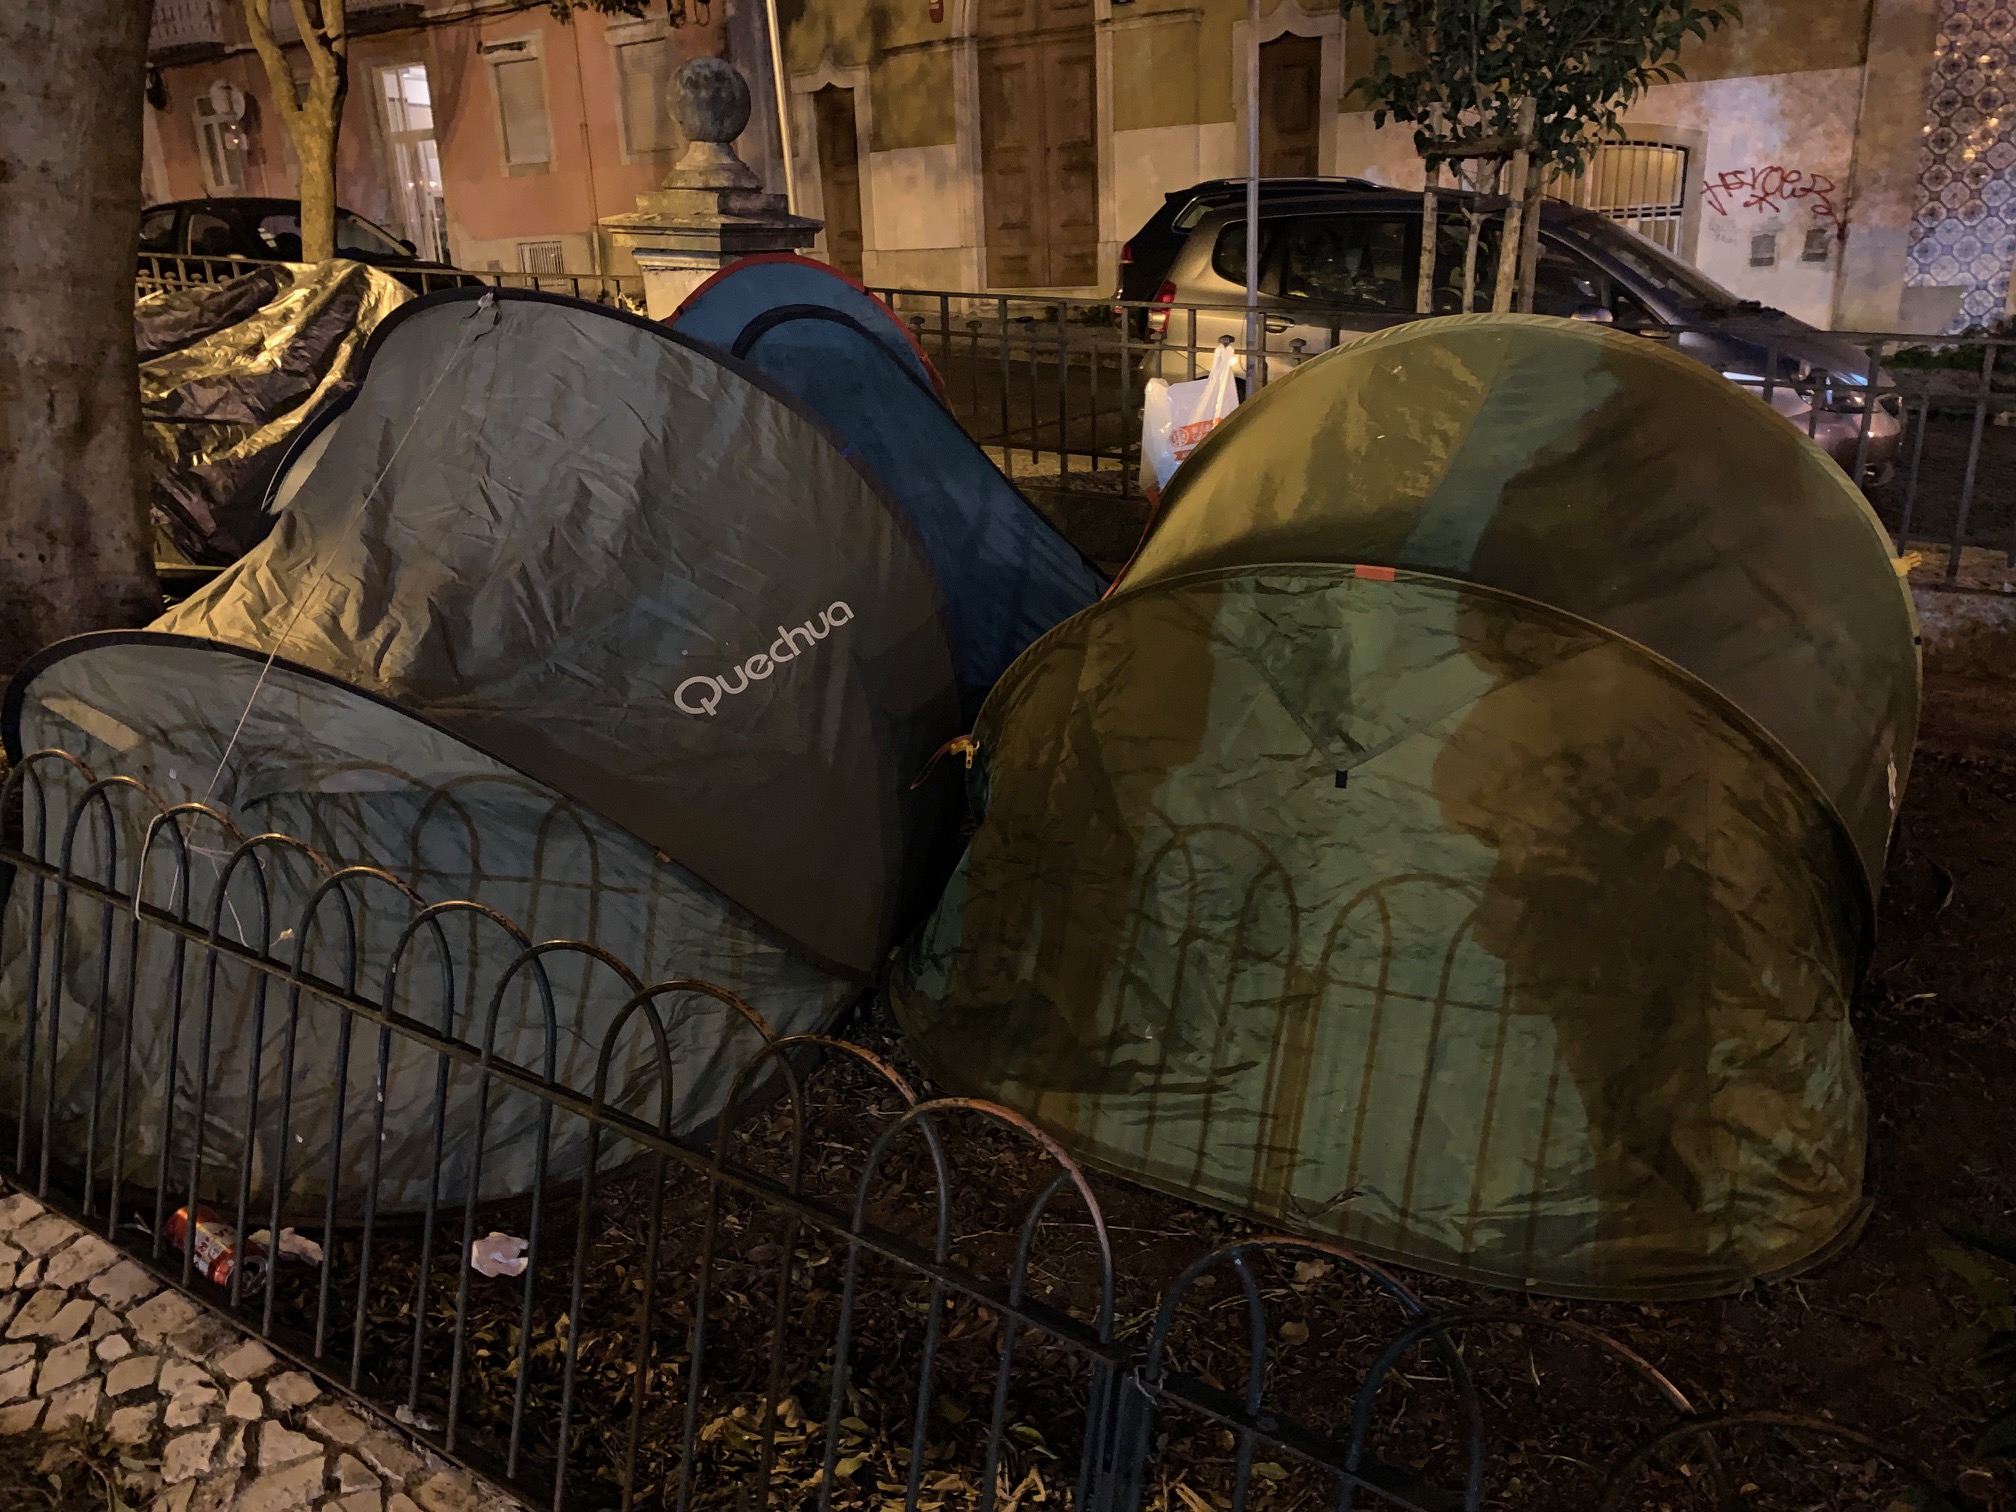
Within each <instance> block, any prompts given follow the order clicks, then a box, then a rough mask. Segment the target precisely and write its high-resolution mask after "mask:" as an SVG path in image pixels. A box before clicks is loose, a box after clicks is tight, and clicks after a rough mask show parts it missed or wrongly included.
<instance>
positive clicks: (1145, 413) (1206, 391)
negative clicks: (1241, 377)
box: [1141, 338, 1239, 500]
mask: <svg viewBox="0 0 2016 1512" xmlns="http://www.w3.org/2000/svg"><path fill="white" fill-rule="evenodd" d="M1232 366H1233V357H1232V342H1231V340H1230V338H1227V339H1225V340H1223V341H1220V342H1219V343H1218V350H1217V351H1215V352H1213V353H1212V354H1211V371H1210V373H1209V374H1207V375H1206V376H1204V377H1202V378H1195V379H1192V380H1191V381H1189V382H1187V383H1165V382H1164V381H1163V380H1162V379H1160V378H1150V379H1149V380H1148V387H1147V391H1146V392H1145V393H1144V394H1143V395H1142V399H1141V492H1142V493H1143V494H1145V495H1146V496H1147V497H1148V498H1149V499H1150V500H1154V499H1156V498H1158V497H1159V496H1160V495H1161V492H1162V490H1163V489H1165V488H1167V487H1168V486H1169V480H1170V479H1171V478H1172V477H1174V476H1175V475H1176V469H1177V467H1179V466H1180V465H1181V464H1182V462H1183V459H1184V458H1185V457H1187V456H1189V455H1190V453H1192V452H1193V451H1195V450H1196V449H1197V444H1198V443H1199V442H1200V441H1202V440H1203V439H1204V438H1205V437H1206V436H1208V435H1209V434H1210V433H1211V428H1212V427H1213V426H1215V425H1216V424H1217V423H1218V422H1219V421H1220V420H1223V419H1224V418H1225V417H1226V416H1227V415H1229V414H1231V413H1232V411H1233V409H1234V407H1235V406H1237V404H1238V403H1239V391H1238V389H1237V388H1235V387H1234V386H1233V375H1232Z"/></svg>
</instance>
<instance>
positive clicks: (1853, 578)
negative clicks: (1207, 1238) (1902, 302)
mask: <svg viewBox="0 0 2016 1512" xmlns="http://www.w3.org/2000/svg"><path fill="white" fill-rule="evenodd" d="M1918 686H1919V684H1918V658H1917V648H1916V634H1915V624H1914V621H1913V617H1912V613H1911V608H1910V602H1909V598H1908V595H1907V593H1906V592H1905V590H1904V588H1903V587H1902V585H1901V584H1900V583H1899V581H1898V578H1897V575H1896V572H1895V570H1894V566H1893V563H1892V561H1891V559H1890V552H1889V547H1888V543H1887V540H1886V538H1885V537H1884V535H1883V533H1882V530H1881V528H1880V527H1879V525H1878V523H1877V521H1876V520H1875V518H1874V516H1873V515H1872V514H1871V512H1870V510H1869V508H1868V506H1867V505H1866V504H1865V503H1864V501H1863V500H1862V498H1861V496H1860V495H1859V494H1858V493H1857V492H1856V491H1855V489H1854V488H1853V487H1852V486H1851V485H1850V484H1849V483H1848V482H1847V480H1846V479H1845V478H1844V477H1843V476H1842V475H1841V473H1840V472H1839V470H1838V469H1836V468H1835V466H1834V465H1833V464H1832V463H1831V462H1830V461H1828V460H1827V459H1826V458H1825V457H1824V456H1823V455H1822V454H1821V452H1820V451H1819V450H1818V449H1817V448H1815V447H1814V446H1812V445H1811V444H1810V443H1809V442H1808V441H1807V440H1806V439H1805V438H1804V437H1803V436H1801V435H1799V434H1798V433H1797V432H1796V431H1794V430H1793V429H1792V428H1791V427H1789V426H1787V425H1786V424H1785V422H1784V421H1783V420H1782V419H1781V418H1780V417H1778V416H1777V415H1776V414H1775V413H1773V412H1772V411H1771V410H1770V409H1769V408H1768V407H1767V406H1765V405H1764V404H1762V403H1761V402H1759V401H1758V400H1757V399H1756V398H1754V397H1753V396H1751V395H1748V394H1745V393H1743V392H1741V391H1740V390H1738V389H1736V388H1735V387H1734V386H1732V385H1730V384H1728V383H1727V382H1726V381H1724V380H1723V379H1721V378H1720V377H1718V376H1717V375H1716V374H1715V373H1714V372H1712V371H1710V370H1709V369H1707V368H1705V367H1702V366H1700V365H1698V364H1696V363H1693V362H1691V361H1689V360H1687V359H1685V358H1684V357H1681V356H1679V355H1677V354H1675V353H1673V352H1671V351H1668V350H1666V349H1664V348H1663V347H1662V346H1660V345H1659V344H1657V343H1655V342H1653V341H1650V340H1647V339H1644V338H1642V337H1637V336H1632V335H1627V334H1622V333H1616V332H1610V331H1605V330H1602V329H1600V328H1597V327H1593V326H1588V325H1578V324H1574V323H1571V322H1563V321H1553V320H1548V319H1544V318H1539V317H1529V316H1460V317H1454V318H1449V319H1441V320H1429V321H1422V322H1418V323H1413V324H1409V325H1406V326H1403V327H1399V328H1395V329H1392V330H1389V331H1386V332H1382V333H1379V334H1377V335H1374V336H1371V337H1369V338H1366V339H1363V340H1360V341H1358V342H1355V343H1353V344H1351V345H1349V346H1347V347H1344V348H1341V349H1339V350H1337V351H1335V352H1332V353H1329V354H1326V355H1325V356H1322V357H1320V358H1317V359H1315V360H1313V361H1311V362H1309V363H1308V364H1306V365H1305V366H1303V367H1302V368H1300V369H1299V370H1298V371H1296V372H1295V373H1294V374H1293V375H1292V376H1290V377H1289V378H1287V379H1286V380H1285V381H1282V382H1280V383H1278V384H1276V385H1274V386H1271V387H1269V388H1268V389H1267V390H1266V391H1264V393H1263V394H1261V395H1260V396H1259V397H1257V398H1256V399H1255V400H1254V401H1253V402H1251V403H1249V404H1247V405H1244V406H1242V407H1241V408H1240V410H1239V411H1238V412H1237V413H1236V414H1235V415H1234V416H1233V417H1232V418H1231V419H1230V420H1229V421H1228V422H1227V423H1225V424H1224V425H1221V426H1220V427H1219V428H1218V430H1217V431H1216V432H1215V433H1214V434H1213V435H1212V436H1211V437H1210V438H1209V440H1208V441H1207V442H1206V443H1205V445H1204V446H1202V447H1201V448H1200V449H1199V450H1198V452H1197V453H1196V454H1195V455H1194V456H1193V457H1192V458H1191V459H1190V460H1189V462H1187V463H1186V464H1185V466H1184V467H1183V469H1182V470H1181V472H1179V473H1178V475H1177V478H1176V481H1175V483H1174V485H1173V486H1172V488H1171V490H1170V492H1169V495H1168V497H1167V499H1166V501H1165V505H1164V510H1163V513H1162V515H1161V516H1160V518H1159V519H1158V520H1157V522H1156V524H1155V526H1154V528H1153V530H1152V532H1151V534H1150V536H1149V538H1148V539H1147V540H1146V542H1145V543H1144V545H1143V547H1142V549H1141V551H1140V552H1139V554H1138V556H1137V558H1136V560H1135V562H1134V563H1133V564H1132V566H1131V567H1130V569H1129V571H1128V572H1127V573H1126V574H1125V576H1124V577H1123V578H1122V580H1121V582H1120V584H1119V586H1118V588H1117V589H1116V590H1115V592H1114V593H1113V594H1111V595H1110V596H1108V597H1107V598H1106V599H1104V600H1103V601H1102V602H1100V603H1099V604H1098V605H1096V606H1094V607H1093V608H1091V609H1089V610H1087V611H1085V612H1083V613H1081V614H1079V615H1077V616H1075V617H1074V618H1072V619H1071V620H1069V621H1067V622H1066V623H1064V624H1063V625H1061V626H1059V627H1058V628H1057V629H1055V630H1053V631H1052V632H1050V634H1049V635H1048V636H1046V637H1045V638H1044V639H1043V640H1041V641H1038V642H1037V643H1036V644H1035V645H1034V646H1033V647H1031V648H1030V650H1029V651H1028V652H1026V653H1025V654H1024V655H1023V656H1022V657H1021V658H1020V660H1019V661H1018V662H1017V663H1016V664H1015V665H1014V666H1013V667H1012V668H1011V669H1010V670H1009V672H1008V673H1007V675H1006V676H1005V677H1004V678H1003V679H1002V680H1001V682H1000V684H999V685H998V686H997V687H996V688H995V690H994V692H993V694H992V695H991V696H990V698H989V699H988V701H987V703H986V705H985V707H984V708H983V710H982V712H981V715H980V717H979V720H978V723H977V728H976V731H975V735H976V739H977V742H978V747H979V758H978V762H977V765H976V767H975V770H974V774H973V784H972V785H973V794H974V801H975V807H976V809H977V810H978V814H979V823H978V828H977V831H976V833H975V834H974V836H973V838H972V840H971V842H970V845H969V848H968V851H967V854H966V856H965V858H964V860H963V862H962V864H961V866H960V869H959V871H958V872H957V874H956V875H955V877H954V879H953V881H952V883H951V884H950V886H949V888H948V889H947V892H946V895H945V897H944V899H943V900H942V902H941V904H940V906H939V908H938V910H937V912H936V913H935V915H934V916H933V918H932V919H931V921H930V922H929V923H928V924H927V925H926V927H925V929H924V930H923V931H922V933H921V935H920V937H919V938H918V939H917V940H916V941H915V942H914V944H913V946H912V947H911V948H910V950H909V951H908V952H907V953H906V956H905V958H904V960H903V962H902V963H901V966H900V968H899V970H898V972H897V973H896V975H895V978H894V981H893V984H892V999H893V1002H894V1005H895V1008H896V1011H897V1013H898V1016H899V1018H900V1020H901V1022H902V1023H903V1025H904V1027H905V1029H906V1030H907V1031H908V1033H909V1035H910V1036H911V1040H912V1042H913V1044H914V1045H915V1046H916V1048H917V1051H918V1053H919V1054H920V1055H921V1056H922V1057H923V1059H924V1060H925V1061H926V1063H927V1064H928V1065H929V1066H930V1067H931V1068H932V1069H933V1071H934V1072H935V1073H936V1074H937V1075H939V1076H940V1077H941V1078H942V1079H943V1080H944V1081H946V1082H947V1083H948V1084H949V1085H951V1086H953V1087H955V1088H957V1089H958V1090H960V1091H964V1092H973V1093H982V1094H985V1095H988V1096H991V1097H995V1098H999V1099H1001V1100H1003V1101H1005V1102H1008V1103H1010V1104H1011V1105H1014V1106H1017V1107H1020V1108H1022V1109H1024V1110H1025V1111H1027V1112H1028V1113H1030V1114H1031V1115H1032V1116H1033V1117H1035V1118H1037V1119H1038V1120H1040V1121H1041V1122H1042V1123H1043V1124H1044V1125H1045V1126H1046V1127H1048V1128H1049V1129H1050V1130H1052V1131H1053V1132H1054V1133H1056V1134H1057V1135H1058V1136H1059V1137H1060V1138H1061V1139H1062V1140H1064V1141H1065V1142H1066V1143H1067V1144H1068V1145H1069V1146H1070V1147H1071V1148H1072V1149H1073V1150H1074V1151H1075V1152H1076V1153H1078V1154H1079V1155H1080V1156H1082V1157H1084V1158H1086V1159H1088V1160H1090V1161H1092V1162H1094V1163H1097V1164H1100V1165H1103V1166H1105V1167H1107V1168H1109V1169H1112V1170H1115V1171H1119V1172H1122V1173H1124V1174H1127V1175H1130V1176H1133V1177H1136V1178H1138V1179H1141V1180H1144V1181H1147V1182H1149V1183H1151V1184H1153V1185H1156V1186H1159V1187H1163V1188H1166V1189H1169V1190H1173V1191H1177V1192H1180V1193H1183V1194H1185V1195H1189V1196H1193V1197H1196V1198H1199V1199H1201V1200H1204V1201H1206V1202H1210V1203H1213V1204H1216V1205H1219V1206H1223V1207H1227V1208H1231V1209H1236V1210H1240V1211H1244V1212H1249V1213H1254V1214H1257V1215H1261V1216H1264V1217H1265V1218H1267V1219H1269V1220H1273V1221H1280V1222H1285V1223H1288V1224H1291V1225H1294V1226H1297V1227H1300V1228H1303V1229H1305V1230H1310V1231H1314V1232H1318V1233H1322V1234H1327V1235H1331V1236H1334V1237H1336V1238H1338V1239H1340V1240H1342V1241H1344V1242H1345V1243H1348V1244H1351V1245H1353V1246H1355V1247H1357V1248H1359V1249H1361V1250H1364V1251H1366V1252H1369V1253H1372V1254H1376V1255H1380V1256H1385V1257H1388V1258H1391V1259H1395V1260H1398V1261H1401V1262H1404V1263H1408V1264H1413V1265H1419V1266H1421V1267H1424V1268H1426V1269H1431V1270H1435V1271H1439V1272H1442V1273H1445V1274H1449V1275H1454V1276H1460V1277H1465V1278H1469V1279H1474V1280H1479V1281H1485V1282H1490V1283H1494V1284H1500V1285H1509V1286H1519V1287H1530V1288H1533V1289H1535V1290H1539V1291H1544V1292H1550V1293H1556V1294H1563V1295H1594V1296H1631V1297H1656V1296H1667V1295H1672V1296H1680V1295H1696V1294H1704V1293H1712V1292H1716V1291H1721V1290H1728V1289H1733V1288H1736V1287H1740V1286H1741V1285H1743V1284H1745V1283H1746V1282H1748V1281H1749V1280H1751V1279H1754V1278H1756V1277H1758V1276H1761V1275H1766V1274H1770V1273H1776V1272H1783V1271H1786V1270H1789V1269H1793V1268H1797V1267H1800V1266H1802V1265H1806V1264H1810V1263H1812V1262H1814V1261H1815V1260H1817V1259H1818V1258H1820V1257H1822V1256H1824V1255H1825V1254H1827V1253H1829V1252H1830V1249H1831V1248H1832V1247H1833V1246H1835V1245H1836V1244H1837V1243H1839V1242H1840V1241H1842V1240H1843V1239H1844V1237H1845V1236H1846V1235H1848V1234H1850V1233H1852V1231H1853V1228H1854V1225H1855V1224H1856V1222H1857V1221H1858V1218H1859V1215H1860V1213H1861V1211H1862V1208H1863V1200H1862V1166H1863V1145H1864V1108H1863V1101H1862V1093H1861V1087H1860V1082H1859V1077H1858V1073H1857V1066H1856V1055H1855V1048H1854V1041H1853V1037H1852V1034H1851V1033H1850V1029H1849V1025H1848V1017H1847V1008H1848V1000H1849V995H1850V992H1851V990H1852V987H1853V983H1854V980H1855V977H1856V974H1857V972H1858V970H1859V969H1860V966H1861V963H1862V962H1863V960H1864V959H1865V955H1866V951H1867V949H1868V945H1869V942H1870V933H1871V929H1872V919H1873V907H1872V903H1873V897H1874V889H1875V886H1876V883H1877V880H1878V879H1879V877H1880V875H1881V871H1882V865H1883V855H1884V848H1885V845H1886V842H1887V838H1888V835H1889V831H1890V827H1891V822H1892V818H1893V816H1894V812H1895V806H1896V801H1897V796H1898V793H1899V792H1900V790H1901V789H1902V786H1903V784H1904V781H1905V777H1906V773H1907V770H1908V766H1909V761H1910V754H1911V747H1912V741H1913V736H1914V730H1915V725H1916V717H1917V702H1918Z"/></svg>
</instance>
